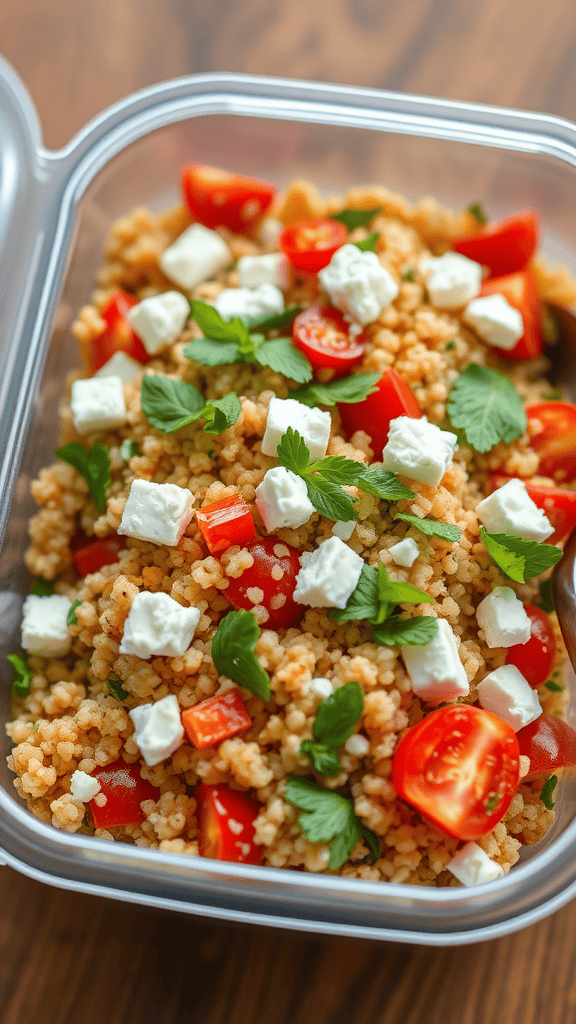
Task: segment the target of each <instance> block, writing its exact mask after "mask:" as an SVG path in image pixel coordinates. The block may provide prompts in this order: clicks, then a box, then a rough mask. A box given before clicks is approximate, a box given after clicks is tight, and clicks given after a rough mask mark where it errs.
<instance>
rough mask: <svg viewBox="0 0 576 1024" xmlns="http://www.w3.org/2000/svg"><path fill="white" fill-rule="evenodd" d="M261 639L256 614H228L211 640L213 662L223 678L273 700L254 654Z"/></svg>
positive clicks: (264, 674)
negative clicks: (225, 677)
mask: <svg viewBox="0 0 576 1024" xmlns="http://www.w3.org/2000/svg"><path fill="white" fill-rule="evenodd" d="M259 637H260V630H259V628H258V623H257V622H256V618H255V616H254V613H253V612H246V611H236V612H228V615H225V616H224V618H223V619H221V621H220V623H219V625H218V629H217V630H216V632H215V633H214V636H213V637H212V660H213V662H214V665H215V666H216V670H217V671H218V673H219V674H220V675H222V676H227V677H228V679H231V680H232V682H234V683H238V686H243V687H244V688H245V689H246V690H250V691H251V692H252V693H254V694H256V696H257V697H262V699H263V700H270V680H269V678H268V676H267V674H266V672H265V671H264V669H263V668H262V666H261V664H260V662H259V661H258V660H257V658H256V655H255V654H254V648H255V647H256V644H257V643H258V639H259Z"/></svg>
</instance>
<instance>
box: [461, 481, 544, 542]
mask: <svg viewBox="0 0 576 1024" xmlns="http://www.w3.org/2000/svg"><path fill="white" fill-rule="evenodd" d="M476 515H477V516H478V519H479V520H480V522H481V523H482V525H483V526H485V527H486V529H487V530H488V533H508V534H509V535H510V536H511V537H523V538H524V540H537V541H544V540H547V539H548V537H551V536H552V534H553V533H554V527H553V526H552V525H551V523H550V520H549V519H547V517H546V516H545V515H544V512H543V511H542V509H541V508H538V506H537V505H536V503H535V502H533V501H532V498H531V497H530V495H529V494H528V491H527V490H526V484H525V483H524V481H523V480H517V479H514V480H508V482H507V483H505V484H504V485H503V486H502V487H498V488H497V489H496V490H495V491H493V492H492V494H489V495H488V497H487V498H484V499H483V500H482V501H481V502H479V504H478V505H477V506H476Z"/></svg>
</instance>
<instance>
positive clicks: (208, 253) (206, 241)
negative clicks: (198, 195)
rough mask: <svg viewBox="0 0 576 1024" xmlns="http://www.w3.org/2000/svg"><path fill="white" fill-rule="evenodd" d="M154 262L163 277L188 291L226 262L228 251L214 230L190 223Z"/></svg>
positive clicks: (223, 267) (230, 255)
mask: <svg viewBox="0 0 576 1024" xmlns="http://www.w3.org/2000/svg"><path fill="white" fill-rule="evenodd" d="M158 263H159V265H160V269H161V270H163V271H164V273H165V274H166V277H169V278H170V280H171V281H174V283H175V284H177V285H179V287H180V288H184V289H185V291H190V289H192V288H195V287H196V285H197V284H201V282H202V281H206V280H207V279H208V278H209V277H214V275H215V274H218V273H219V272H220V271H221V270H225V269H226V267H228V266H230V264H231V263H232V253H231V252H230V249H229V248H228V246H227V245H226V242H225V241H224V240H223V239H222V238H221V237H220V235H219V234H218V233H217V232H216V231H211V230H210V228H205V227H204V226H203V225H202V224H193V225H192V227H190V228H186V230H185V231H183V232H182V234H181V235H180V236H179V237H178V238H177V239H176V241H175V242H174V243H173V244H172V245H169V246H168V248H167V249H165V250H164V252H163V253H162V254H161V256H160V257H159V259H158Z"/></svg>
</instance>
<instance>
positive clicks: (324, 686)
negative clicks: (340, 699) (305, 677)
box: [310, 676, 334, 700]
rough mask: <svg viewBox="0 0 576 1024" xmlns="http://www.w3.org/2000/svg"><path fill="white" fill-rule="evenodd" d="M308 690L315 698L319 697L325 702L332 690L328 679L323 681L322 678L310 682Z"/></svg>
mask: <svg viewBox="0 0 576 1024" xmlns="http://www.w3.org/2000/svg"><path fill="white" fill-rule="evenodd" d="M310 689H311V691H312V693H313V694H314V695H315V696H316V697H321V698H322V700H325V699H326V697H329V696H330V695H331V694H332V693H333V692H334V688H333V686H332V683H331V681H330V680H329V679H325V678H324V677H323V676H317V677H316V679H311V680H310Z"/></svg>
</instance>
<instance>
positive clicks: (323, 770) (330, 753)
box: [300, 740, 342, 778]
mask: <svg viewBox="0 0 576 1024" xmlns="http://www.w3.org/2000/svg"><path fill="white" fill-rule="evenodd" d="M300 753H301V754H306V757H309V758H310V760H311V761H312V764H313V765H314V771H316V772H318V774H319V775H325V776H326V777H327V778H331V777H332V776H334V775H338V772H339V771H340V770H341V768H342V765H341V764H340V758H339V757H338V751H337V750H335V749H334V747H330V746H328V744H327V743H318V742H317V741H316V740H303V742H302V743H301V744H300Z"/></svg>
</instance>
